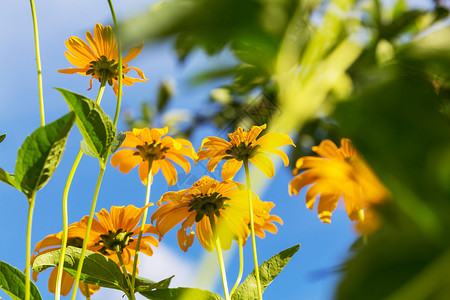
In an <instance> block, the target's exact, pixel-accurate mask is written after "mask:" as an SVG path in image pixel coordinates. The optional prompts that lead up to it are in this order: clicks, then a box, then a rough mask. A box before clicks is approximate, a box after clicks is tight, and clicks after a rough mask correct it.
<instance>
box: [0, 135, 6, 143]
mask: <svg viewBox="0 0 450 300" xmlns="http://www.w3.org/2000/svg"><path fill="white" fill-rule="evenodd" d="M5 138H6V133H5V134H2V135H0V143H1V142H3V141H4V140H5Z"/></svg>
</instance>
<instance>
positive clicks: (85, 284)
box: [84, 282, 91, 300]
mask: <svg viewBox="0 0 450 300" xmlns="http://www.w3.org/2000/svg"><path fill="white" fill-rule="evenodd" d="M84 290H85V291H86V300H91V294H90V293H89V284H87V283H86V282H84Z"/></svg>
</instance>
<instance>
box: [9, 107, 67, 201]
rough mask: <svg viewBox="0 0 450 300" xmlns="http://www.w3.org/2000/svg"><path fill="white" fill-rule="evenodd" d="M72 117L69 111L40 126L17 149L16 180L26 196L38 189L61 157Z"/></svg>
mask: <svg viewBox="0 0 450 300" xmlns="http://www.w3.org/2000/svg"><path fill="white" fill-rule="evenodd" d="M74 121H75V115H74V114H73V113H68V114H67V115H65V116H63V117H61V118H60V119H58V120H56V121H54V122H52V123H50V124H47V125H46V126H44V127H39V128H38V129H36V130H35V131H34V132H33V133H32V134H31V135H30V136H28V137H27V138H26V139H25V141H24V142H23V144H22V146H21V147H20V149H19V151H18V152H17V161H16V169H15V180H16V181H17V182H19V183H20V186H21V190H22V191H23V192H24V193H25V194H26V195H27V197H29V196H30V194H31V193H33V192H35V191H37V190H39V189H41V188H42V187H43V186H44V185H45V184H46V183H47V181H48V180H49V179H50V177H51V176H52V174H53V172H54V171H55V169H56V167H57V166H58V164H59V162H60V160H61V157H62V155H63V152H64V147H65V145H66V140H67V135H68V134H69V131H70V129H71V128H72V126H73V123H74Z"/></svg>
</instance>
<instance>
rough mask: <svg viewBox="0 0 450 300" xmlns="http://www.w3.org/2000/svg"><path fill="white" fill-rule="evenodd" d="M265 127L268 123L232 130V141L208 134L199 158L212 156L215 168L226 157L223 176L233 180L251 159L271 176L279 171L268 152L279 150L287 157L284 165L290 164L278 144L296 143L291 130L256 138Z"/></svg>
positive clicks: (213, 167)
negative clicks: (290, 132)
mask: <svg viewBox="0 0 450 300" xmlns="http://www.w3.org/2000/svg"><path fill="white" fill-rule="evenodd" d="M265 128H266V124H263V125H261V126H252V128H251V129H250V131H248V132H245V131H244V130H243V129H242V128H241V127H239V128H238V129H237V130H236V131H235V132H233V133H230V134H228V137H229V138H230V142H228V141H226V140H224V139H221V138H218V137H207V138H205V139H204V140H203V142H202V145H201V147H200V148H199V152H198V153H197V155H198V161H200V160H203V159H209V161H208V164H207V167H208V170H209V171H211V172H214V169H215V168H216V166H217V165H218V164H219V162H220V161H222V160H226V162H225V163H224V165H223V167H222V179H223V180H232V179H233V178H234V176H235V175H236V173H237V172H238V171H239V169H240V168H241V167H242V164H243V161H244V160H247V159H248V161H249V162H251V163H252V164H254V165H255V166H257V167H258V168H259V169H260V170H261V171H263V172H264V174H266V176H267V177H269V178H272V177H273V176H274V175H275V168H274V166H273V163H272V161H271V160H270V159H269V158H268V153H274V154H277V155H278V156H280V157H281V159H282V160H283V162H284V166H288V165H289V158H288V157H287V155H286V154H285V153H284V152H283V151H281V150H279V149H276V148H278V147H281V146H284V145H293V146H295V145H294V143H293V142H292V140H291V138H290V137H289V136H288V135H287V134H280V133H275V132H270V133H267V134H265V135H263V136H262V137H260V138H259V139H256V138H257V137H258V135H259V134H260V133H261V131H262V130H263V129H265Z"/></svg>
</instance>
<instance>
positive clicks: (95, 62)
mask: <svg viewBox="0 0 450 300" xmlns="http://www.w3.org/2000/svg"><path fill="white" fill-rule="evenodd" d="M86 39H87V41H88V43H89V44H87V43H86V42H84V41H83V40H82V39H80V38H78V37H75V36H72V37H70V38H69V40H67V41H66V43H65V44H66V47H67V49H68V50H69V51H66V52H65V53H64V54H65V55H66V58H67V60H68V61H69V62H70V63H71V64H73V65H74V66H75V67H76V68H69V69H62V70H58V72H60V73H65V74H75V73H79V74H81V75H85V76H92V77H91V80H90V82H89V89H88V90H90V89H91V88H92V78H95V79H98V80H99V81H101V80H102V79H103V76H106V79H105V80H106V81H107V82H108V84H109V85H113V84H114V86H113V90H114V92H115V93H116V95H117V93H118V87H119V85H118V83H117V82H118V75H119V66H118V61H119V56H118V51H117V42H116V38H115V36H114V32H113V30H112V28H111V26H106V27H103V25H102V24H97V25H95V30H94V36H92V34H91V33H90V32H89V31H87V32H86ZM142 47H143V44H141V45H140V46H137V47H132V48H131V49H130V50H129V52H128V55H127V56H125V57H124V58H123V60H122V64H123V67H122V73H123V81H122V82H123V84H124V85H128V86H131V85H133V83H134V82H144V81H147V80H148V79H147V78H145V75H144V73H143V72H142V71H141V70H140V69H138V68H136V67H128V63H129V62H130V61H131V60H133V59H134V58H135V57H136V56H137V55H138V54H139V53H140V52H141V50H142ZM131 69H133V70H135V71H136V72H137V74H138V75H139V77H140V78H131V77H128V76H125V74H127V73H128V72H130V71H131Z"/></svg>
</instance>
